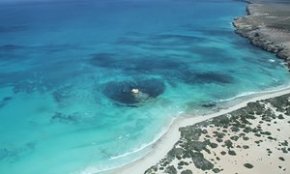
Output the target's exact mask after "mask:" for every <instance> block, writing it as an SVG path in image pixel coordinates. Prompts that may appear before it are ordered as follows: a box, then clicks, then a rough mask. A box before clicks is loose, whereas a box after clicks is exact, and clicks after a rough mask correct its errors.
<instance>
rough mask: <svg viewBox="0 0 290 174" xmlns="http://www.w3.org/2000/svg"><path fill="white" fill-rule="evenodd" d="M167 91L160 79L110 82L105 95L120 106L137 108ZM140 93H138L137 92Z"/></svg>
mask: <svg viewBox="0 0 290 174" xmlns="http://www.w3.org/2000/svg"><path fill="white" fill-rule="evenodd" d="M164 90H165V84H164V83H163V82H162V81H161V80H158V79H146V80H134V81H119V82H108V83H107V84H106V85H105V88H104V90H103V93H104V95H105V96H107V97H108V98H110V99H112V100H113V101H115V102H117V103H118V104H122V105H127V106H136V104H138V103H142V102H145V101H146V100H148V99H150V98H156V97H158V96H159V95H161V94H162V93H163V92H164ZM137 91H138V92H137Z"/></svg>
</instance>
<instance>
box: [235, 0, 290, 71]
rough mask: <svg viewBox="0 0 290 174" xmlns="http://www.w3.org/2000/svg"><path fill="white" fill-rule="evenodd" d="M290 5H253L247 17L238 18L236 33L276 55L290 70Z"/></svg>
mask: <svg viewBox="0 0 290 174" xmlns="http://www.w3.org/2000/svg"><path fill="white" fill-rule="evenodd" d="M288 9H290V4H272V3H262V4H261V3H258V4H257V3H251V4H249V5H248V6H247V13H248V15H247V16H243V17H239V18H236V19H235V20H234V22H233V25H234V26H235V28H236V33H238V34H239V35H241V36H243V37H246V38H248V39H249V40H250V42H251V44H253V45H255V46H258V47H260V48H262V49H264V50H266V51H269V52H272V53H275V54H276V55H277V57H279V58H281V59H283V60H284V61H285V63H286V65H287V66H288V68H289V70H290V25H289V23H290V17H289V16H290V11H289V10H288Z"/></svg>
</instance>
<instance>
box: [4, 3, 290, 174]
mask: <svg viewBox="0 0 290 174" xmlns="http://www.w3.org/2000/svg"><path fill="white" fill-rule="evenodd" d="M0 2H1V1H0ZM245 5H246V4H244V3H241V2H238V1H232V0H199V1H197V0H74V1H46V2H38V3H36V2H35V3H32V2H25V3H24V2H21V3H20V2H19V3H13V2H10V3H0V173H1V174H19V173H21V174H40V173H41V174H79V173H82V174H83V173H91V171H94V172H97V171H102V170H105V169H108V168H114V167H116V166H120V165H123V164H126V163H128V162H130V161H133V160H136V159H137V158H139V157H141V156H142V155H144V154H146V153H147V152H148V150H150V149H146V147H148V146H149V145H150V143H152V142H154V140H156V139H157V138H158V137H159V136H160V134H161V132H162V131H164V130H165V128H166V127H167V126H168V124H169V123H170V122H171V120H172V119H173V118H174V117H177V116H178V115H180V114H182V113H185V114H186V113H191V114H193V115H194V114H200V113H204V112H207V111H210V110H211V109H213V108H214V107H215V106H218V104H219V102H221V101H225V100H227V99H229V98H234V97H236V96H239V95H244V94H247V93H250V92H261V91H264V90H270V89H273V88H278V87H281V86H283V85H287V84H289V74H288V72H287V70H286V69H285V67H283V66H282V62H281V61H279V60H278V59H276V58H275V57H274V55H272V54H269V53H267V52H264V51H262V50H259V49H257V48H255V47H253V46H251V45H250V44H249V43H248V41H247V40H245V39H243V38H241V37H239V36H237V35H236V34H235V33H234V32H233V27H232V25H231V21H232V20H233V18H234V17H236V16H241V15H244V13H245ZM134 88H137V89H140V91H141V92H142V96H141V97H140V96H135V95H134V94H132V92H131V90H132V89H134ZM138 97H139V98H138Z"/></svg>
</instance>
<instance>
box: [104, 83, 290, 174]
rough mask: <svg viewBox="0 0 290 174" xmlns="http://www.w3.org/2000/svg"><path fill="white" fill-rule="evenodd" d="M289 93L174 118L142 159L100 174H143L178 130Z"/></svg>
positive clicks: (166, 149) (168, 146) (274, 93)
mask: <svg viewBox="0 0 290 174" xmlns="http://www.w3.org/2000/svg"><path fill="white" fill-rule="evenodd" d="M289 93H290V87H286V88H285V89H280V90H276V91H270V92H269V91H268V92H261V93H258V94H252V95H250V96H247V99H245V100H244V101H242V102H240V103H239V104H235V105H233V106H230V107H228V108H223V109H221V110H220V111H218V112H215V113H211V114H207V115H200V116H195V117H192V116H187V115H185V116H181V117H178V118H176V119H175V120H174V121H173V123H172V124H171V125H170V126H169V128H168V131H167V132H166V133H165V134H164V135H163V136H162V137H161V138H160V139H159V140H158V141H156V142H155V143H153V145H152V150H151V151H150V152H149V153H148V154H146V155H145V156H144V157H142V158H140V159H137V160H136V161H133V162H132V163H129V164H126V165H124V166H121V167H118V168H115V169H112V170H108V171H104V172H101V173H103V174H115V173H118V174H128V173H132V171H134V174H144V172H145V171H146V170H147V169H149V168H150V167H151V166H154V165H155V164H157V163H159V162H160V160H162V159H163V158H164V157H166V155H167V153H168V152H169V151H170V150H171V149H172V148H173V146H174V145H175V144H176V143H177V141H178V140H179V139H180V136H181V135H180V131H179V129H180V128H182V127H186V126H191V125H195V124H197V123H201V122H204V121H207V120H210V119H212V118H216V117H219V116H221V115H224V114H227V113H230V112H233V111H236V110H238V109H241V108H243V107H245V106H247V104H248V103H250V102H256V101H259V100H266V99H271V98H275V97H280V96H283V95H286V94H289Z"/></svg>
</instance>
